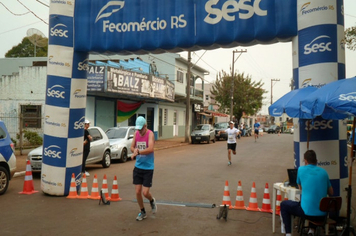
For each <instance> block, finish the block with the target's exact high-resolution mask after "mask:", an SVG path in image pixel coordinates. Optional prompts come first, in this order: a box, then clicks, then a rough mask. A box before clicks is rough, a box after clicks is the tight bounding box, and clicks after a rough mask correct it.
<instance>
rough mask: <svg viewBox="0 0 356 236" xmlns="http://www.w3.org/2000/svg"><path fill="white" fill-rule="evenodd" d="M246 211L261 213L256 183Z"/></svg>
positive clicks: (253, 184)
mask: <svg viewBox="0 0 356 236" xmlns="http://www.w3.org/2000/svg"><path fill="white" fill-rule="evenodd" d="M246 210H248V211H260V209H259V208H258V205H257V194H256V184H255V182H253V183H252V188H251V195H250V200H249V203H248V207H246Z"/></svg>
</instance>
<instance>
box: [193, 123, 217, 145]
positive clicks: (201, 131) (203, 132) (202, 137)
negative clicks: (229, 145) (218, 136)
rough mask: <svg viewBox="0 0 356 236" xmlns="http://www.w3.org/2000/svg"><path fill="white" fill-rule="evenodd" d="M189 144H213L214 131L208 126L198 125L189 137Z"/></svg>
mask: <svg viewBox="0 0 356 236" xmlns="http://www.w3.org/2000/svg"><path fill="white" fill-rule="evenodd" d="M190 138H191V142H192V143H195V142H198V143H200V142H207V143H210V141H213V143H215V129H214V127H213V126H212V125H210V124H200V125H197V126H196V127H195V129H194V130H193V131H192V133H191V135H190Z"/></svg>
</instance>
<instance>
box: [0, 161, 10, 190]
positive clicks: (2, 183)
mask: <svg viewBox="0 0 356 236" xmlns="http://www.w3.org/2000/svg"><path fill="white" fill-rule="evenodd" d="M9 180H10V175H9V172H8V171H7V170H6V169H5V167H3V166H0V195H3V194H4V193H5V192H6V190H7V187H9Z"/></svg>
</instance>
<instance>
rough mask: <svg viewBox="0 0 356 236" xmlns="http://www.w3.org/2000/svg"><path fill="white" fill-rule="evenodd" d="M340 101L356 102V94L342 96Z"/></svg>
mask: <svg viewBox="0 0 356 236" xmlns="http://www.w3.org/2000/svg"><path fill="white" fill-rule="evenodd" d="M339 100H341V101H349V102H356V92H351V93H347V94H340V95H339Z"/></svg>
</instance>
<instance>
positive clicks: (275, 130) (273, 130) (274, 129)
mask: <svg viewBox="0 0 356 236" xmlns="http://www.w3.org/2000/svg"><path fill="white" fill-rule="evenodd" d="M280 131H281V127H279V126H277V125H271V126H270V127H269V129H268V131H267V133H269V134H271V133H272V134H277V133H279V132H280Z"/></svg>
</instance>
